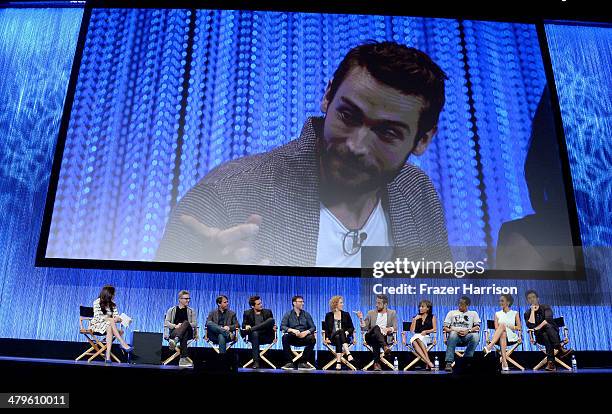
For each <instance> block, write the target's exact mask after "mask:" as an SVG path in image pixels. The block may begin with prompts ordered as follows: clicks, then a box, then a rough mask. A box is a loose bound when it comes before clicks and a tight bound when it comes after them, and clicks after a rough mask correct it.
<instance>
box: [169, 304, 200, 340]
mask: <svg viewBox="0 0 612 414" xmlns="http://www.w3.org/2000/svg"><path fill="white" fill-rule="evenodd" d="M174 315H176V306H173V307H171V308H170V309H168V310H167V311H166V318H165V320H164V339H168V338H169V337H170V329H174V327H175V326H176V325H175V324H174ZM187 319H188V321H189V324H190V325H191V327H192V328H193V329H194V331H195V329H196V328H197V327H198V314H197V313H196V311H195V310H194V309H192V308H190V307H189V306H187Z"/></svg>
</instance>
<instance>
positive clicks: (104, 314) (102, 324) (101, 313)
mask: <svg viewBox="0 0 612 414" xmlns="http://www.w3.org/2000/svg"><path fill="white" fill-rule="evenodd" d="M114 297H115V287H114V286H110V285H106V286H104V287H103V288H102V290H101V291H100V295H99V296H98V299H96V300H94V303H93V312H94V316H93V318H92V319H91V321H90V322H89V329H91V330H92V331H94V332H96V333H98V334H99V335H104V334H106V343H107V344H108V346H107V347H106V358H105V361H106V362H107V363H110V362H112V361H111V359H110V354H111V345H112V343H113V336H114V337H116V338H117V339H118V340H119V343H120V344H121V347H122V348H123V350H124V351H125V352H127V353H130V352H132V351H133V350H134V347H131V346H129V345H128V344H127V342H125V340H124V339H123V337H122V336H121V333H120V332H119V330H118V329H117V325H116V324H117V323H119V322H121V318H120V317H119V312H117V305H116V304H115V302H113V299H114Z"/></svg>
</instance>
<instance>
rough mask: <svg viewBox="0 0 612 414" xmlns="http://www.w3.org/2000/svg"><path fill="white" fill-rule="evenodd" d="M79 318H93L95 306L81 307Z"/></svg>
mask: <svg viewBox="0 0 612 414" xmlns="http://www.w3.org/2000/svg"><path fill="white" fill-rule="evenodd" d="M79 316H81V317H82V318H93V316H94V311H93V306H83V305H81V306H79Z"/></svg>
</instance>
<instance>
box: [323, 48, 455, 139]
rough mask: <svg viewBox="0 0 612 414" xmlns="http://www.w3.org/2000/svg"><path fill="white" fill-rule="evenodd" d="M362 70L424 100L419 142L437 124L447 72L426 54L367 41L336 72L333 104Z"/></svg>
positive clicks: (388, 84)
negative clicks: (346, 81)
mask: <svg viewBox="0 0 612 414" xmlns="http://www.w3.org/2000/svg"><path fill="white" fill-rule="evenodd" d="M355 67H363V68H365V69H367V71H368V73H369V74H370V75H372V77H374V79H376V80H377V81H379V82H381V83H383V84H385V85H387V86H390V87H392V88H394V89H397V90H398V91H400V92H402V93H403V94H405V95H413V96H418V97H421V98H423V99H424V100H425V106H424V107H423V110H422V112H421V114H420V117H419V126H418V129H417V135H416V137H417V139H420V138H421V137H422V136H423V135H424V134H425V133H426V132H427V131H429V130H431V129H432V128H433V127H435V126H436V125H437V124H438V119H439V118H440V112H442V108H443V107H444V102H445V86H444V82H445V81H446V80H447V79H448V76H446V73H444V71H443V70H442V68H440V66H438V64H437V63H435V62H434V61H433V60H432V59H431V58H430V57H429V56H428V55H427V54H426V53H425V52H422V51H420V50H418V49H415V48H413V47H408V46H406V45H402V44H399V43H396V42H390V41H386V42H376V41H368V42H366V43H364V44H361V45H359V46H356V47H354V48H352V49H351V50H349V52H348V53H347V54H346V56H344V58H343V59H342V62H340V65H339V66H338V68H337V69H336V71H335V72H334V77H333V79H332V81H331V84H330V87H329V96H328V97H327V99H328V101H329V102H331V101H332V100H333V98H334V96H335V95H336V92H337V91H338V88H340V84H341V83H342V81H343V80H344V78H346V76H347V75H348V73H349V72H350V71H351V69H353V68H355Z"/></svg>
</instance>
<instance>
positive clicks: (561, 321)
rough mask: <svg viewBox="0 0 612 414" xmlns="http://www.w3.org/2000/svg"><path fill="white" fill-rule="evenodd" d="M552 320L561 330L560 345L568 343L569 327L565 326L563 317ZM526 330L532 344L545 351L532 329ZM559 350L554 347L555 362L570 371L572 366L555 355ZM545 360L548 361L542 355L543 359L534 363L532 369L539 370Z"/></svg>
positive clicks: (544, 363)
mask: <svg viewBox="0 0 612 414" xmlns="http://www.w3.org/2000/svg"><path fill="white" fill-rule="evenodd" d="M553 322H554V323H555V325H556V326H557V328H559V329H562V330H563V338H561V345H563V346H565V345H567V344H568V343H569V341H570V340H569V329H568V328H567V326H565V319H564V318H563V316H561V317H559V318H554V319H553ZM527 332H529V339H530V340H531V343H532V344H535V345H536V347H537V348H538V349H539V350H540V351H542V352H544V353H546V348H545V347H544V345H542V344H539V343H538V342H537V341H536V337H535V331H534V330H533V329H528V330H527ZM558 352H559V351H558V350H557V349H555V362H556V363H557V364H559V365H561V366H562V367H563V368H565V369H567V370H568V371H571V370H572V368H571V367H570V366H569V365H567V364H566V363H565V362H563V361H561V360H560V359H559V358H557V357H556V355H557V353H558ZM546 362H548V360H547V358H546V357H544V359H542V360H541V361H540V362H539V363H538V365H536V366H535V367H533V370H534V371H537V370H539V369H540V368H542V367H543V366H544V365H546Z"/></svg>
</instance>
